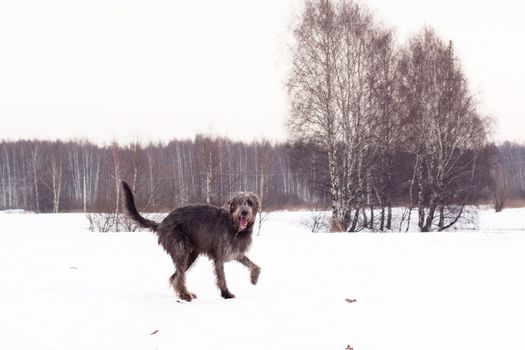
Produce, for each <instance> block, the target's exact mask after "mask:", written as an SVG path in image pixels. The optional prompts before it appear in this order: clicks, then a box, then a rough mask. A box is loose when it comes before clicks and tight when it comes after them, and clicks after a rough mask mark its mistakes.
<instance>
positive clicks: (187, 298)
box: [179, 292, 197, 301]
mask: <svg viewBox="0 0 525 350" xmlns="http://www.w3.org/2000/svg"><path fill="white" fill-rule="evenodd" d="M196 297H197V296H196V295H195V294H193V293H189V292H182V293H179V298H181V299H182V300H185V301H192V300H193V299H194V298H196Z"/></svg>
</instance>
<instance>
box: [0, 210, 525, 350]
mask: <svg viewBox="0 0 525 350" xmlns="http://www.w3.org/2000/svg"><path fill="white" fill-rule="evenodd" d="M524 214H525V210H523V209H514V210H507V211H505V212H503V213H501V215H500V214H497V215H496V214H492V213H491V212H489V211H483V212H482V213H481V214H480V224H479V226H480V228H481V230H482V231H478V232H472V231H469V232H450V233H429V234H421V233H403V234H399V233H392V234H377V233H359V234H312V233H309V232H308V230H307V229H306V228H304V227H301V226H300V225H299V224H298V223H299V222H300V221H301V217H303V216H304V215H307V213H304V212H302V213H301V212H289V213H287V212H281V213H274V214H272V215H271V216H270V219H269V221H268V222H266V223H265V224H264V226H263V229H262V234H261V236H259V237H254V243H253V247H252V249H251V251H250V253H249V254H248V255H249V256H250V258H251V259H252V260H253V261H254V262H256V263H257V264H259V265H260V266H261V268H262V273H261V277H260V280H259V284H258V285H257V286H252V285H251V284H250V283H249V274H248V271H247V270H246V269H245V268H244V267H243V266H241V265H240V264H237V263H234V262H232V263H228V264H226V277H227V281H228V284H229V287H230V290H231V291H232V292H233V293H234V294H235V295H236V296H237V298H236V299H233V300H223V299H221V298H220V294H219V291H218V290H217V288H216V287H215V282H214V275H213V272H212V268H211V264H210V263H209V261H208V260H207V259H206V258H200V259H199V260H198V261H197V262H196V264H195V265H194V267H193V268H192V269H191V270H190V272H189V273H188V281H187V285H188V289H189V290H190V291H192V292H195V293H196V294H197V295H198V297H199V298H198V299H197V300H195V301H193V302H192V303H182V302H180V301H179V300H177V298H176V297H175V295H174V293H173V292H172V290H171V289H170V288H169V285H168V282H167V280H168V278H169V276H170V275H171V274H172V273H173V267H172V263H171V259H170V258H169V257H168V256H167V255H166V254H165V253H164V251H163V250H162V249H161V248H160V247H158V246H157V242H156V237H155V236H154V235H153V234H151V233H147V232H136V233H106V234H101V233H91V232H89V231H87V221H86V220H85V218H84V216H83V215H82V214H58V215H52V214H49V215H47V214H46V215H44V214H40V215H36V214H9V215H7V214H5V215H0V227H1V231H0V276H1V281H2V282H1V284H0V348H2V349H112V350H113V349H152V350H154V349H301V350H302V349H344V348H346V346H347V345H350V346H351V347H353V348H354V349H355V350H363V349H377V350H391V349H403V350H406V349H439V350H443V349H524V348H525V335H524V333H523V326H524V325H525V316H524V315H525V302H524V301H523V296H524V295H525V282H524V281H523V267H524V266H525V264H524V263H525V254H524V252H525V233H524V232H520V231H519V230H518V229H522V228H524V227H525V225H522V224H523V221H524V219H523V218H524V217H525V215H524ZM513 228H515V229H513ZM345 299H356V300H357V302H355V303H348V302H346V301H345ZM153 333H154V334H153Z"/></svg>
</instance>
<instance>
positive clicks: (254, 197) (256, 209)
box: [248, 193, 261, 213]
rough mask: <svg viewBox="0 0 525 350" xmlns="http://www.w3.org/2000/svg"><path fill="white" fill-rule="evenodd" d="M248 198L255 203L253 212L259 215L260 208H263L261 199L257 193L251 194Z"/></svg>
mask: <svg viewBox="0 0 525 350" xmlns="http://www.w3.org/2000/svg"><path fill="white" fill-rule="evenodd" d="M248 197H249V198H250V200H251V201H252V203H253V211H254V212H255V213H258V212H259V208H260V207H261V202H260V201H259V197H258V196H257V195H256V194H255V193H250V195H249V196H248Z"/></svg>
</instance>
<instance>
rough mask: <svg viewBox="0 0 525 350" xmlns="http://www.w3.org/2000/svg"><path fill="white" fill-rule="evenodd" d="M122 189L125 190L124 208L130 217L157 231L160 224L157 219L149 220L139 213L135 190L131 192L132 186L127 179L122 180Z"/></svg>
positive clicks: (144, 226)
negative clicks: (134, 195)
mask: <svg viewBox="0 0 525 350" xmlns="http://www.w3.org/2000/svg"><path fill="white" fill-rule="evenodd" d="M122 189H123V190H124V209H125V211H126V214H127V215H128V217H129V218H130V219H132V220H133V221H135V223H137V225H139V226H140V227H142V228H149V229H150V230H153V231H156V230H157V227H158V226H159V224H158V223H157V222H155V221H152V220H148V219H146V218H145V217H143V216H141V215H140V214H139V212H138V210H137V207H135V199H133V192H131V188H129V185H128V184H127V183H126V182H125V181H122Z"/></svg>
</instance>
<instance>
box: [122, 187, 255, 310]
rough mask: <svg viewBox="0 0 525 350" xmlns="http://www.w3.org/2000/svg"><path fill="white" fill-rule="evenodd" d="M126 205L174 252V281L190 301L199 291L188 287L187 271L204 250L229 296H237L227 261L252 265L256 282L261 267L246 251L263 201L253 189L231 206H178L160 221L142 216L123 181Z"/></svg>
mask: <svg viewBox="0 0 525 350" xmlns="http://www.w3.org/2000/svg"><path fill="white" fill-rule="evenodd" d="M122 187H123V189H124V206H125V209H126V212H127V214H128V216H129V217H130V218H131V219H132V220H133V221H135V223H137V224H138V225H139V226H140V227H143V228H149V229H150V230H152V231H154V232H156V233H157V235H158V237H159V244H160V245H161V246H162V247H163V248H164V250H166V252H167V253H168V254H169V255H170V256H171V259H172V260H173V263H174V264H175V273H174V274H173V275H172V276H171V277H170V283H171V285H172V286H173V288H174V289H175V292H176V293H177V295H178V296H179V297H180V298H181V299H183V300H187V301H191V300H192V299H194V298H196V295H195V294H193V293H190V292H189V291H188V290H187V289H186V271H187V270H188V269H189V268H190V267H191V265H192V264H193V263H194V262H195V260H196V259H197V257H198V256H199V255H201V254H203V255H207V256H208V257H209V258H210V259H211V260H212V261H213V267H214V269H215V274H216V276H217V286H218V287H219V289H220V291H221V296H222V297H223V298H225V299H228V298H235V295H233V294H232V293H230V291H229V290H228V286H227V285H226V277H225V275H224V263H225V262H226V261H230V260H236V261H238V262H240V263H241V264H243V265H244V266H246V267H247V268H248V269H250V280H251V283H252V284H256V283H257V280H258V279H259V274H260V272H261V269H260V267H259V266H257V265H256V264H254V263H253V262H252V261H251V260H250V259H248V257H247V256H246V255H245V252H246V251H247V249H248V248H249V246H250V244H251V242H252V229H253V223H254V221H255V215H256V214H257V211H258V209H259V201H258V200H257V196H255V195H254V194H253V193H241V194H238V195H236V196H235V197H233V198H232V199H230V201H229V202H228V204H227V206H228V208H227V209H226V208H218V207H214V206H211V205H190V206H186V207H181V208H177V209H175V210H174V211H172V212H171V213H170V214H168V216H167V217H166V218H165V219H164V220H162V222H160V223H157V222H155V221H152V220H148V219H146V218H144V217H142V216H141V215H140V214H139V212H138V211H137V208H136V207H135V201H134V199H133V193H132V191H131V189H130V188H129V186H128V184H127V183H125V182H124V181H123V182H122Z"/></svg>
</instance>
